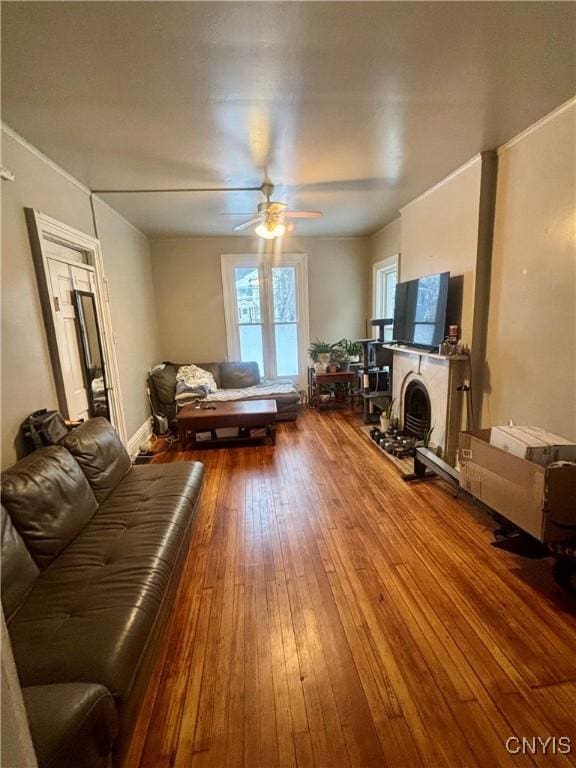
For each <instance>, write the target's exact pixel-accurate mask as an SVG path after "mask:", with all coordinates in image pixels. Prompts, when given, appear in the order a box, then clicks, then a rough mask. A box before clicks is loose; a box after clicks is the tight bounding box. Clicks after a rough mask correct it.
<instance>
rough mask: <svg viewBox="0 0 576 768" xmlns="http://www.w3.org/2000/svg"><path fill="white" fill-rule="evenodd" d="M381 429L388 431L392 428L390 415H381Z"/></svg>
mask: <svg viewBox="0 0 576 768" xmlns="http://www.w3.org/2000/svg"><path fill="white" fill-rule="evenodd" d="M380 429H381V430H382V432H384V433H386V432H388V430H389V429H390V417H389V416H380Z"/></svg>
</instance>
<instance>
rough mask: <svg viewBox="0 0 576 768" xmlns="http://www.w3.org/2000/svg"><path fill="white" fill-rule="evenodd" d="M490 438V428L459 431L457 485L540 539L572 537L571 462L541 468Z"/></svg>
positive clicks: (575, 489) (574, 487)
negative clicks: (505, 449)
mask: <svg viewBox="0 0 576 768" xmlns="http://www.w3.org/2000/svg"><path fill="white" fill-rule="evenodd" d="M490 438H491V430H490V429H483V430H479V431H478V432H461V433H460V439H459V450H458V458H459V462H460V486H461V487H462V488H463V489H464V490H465V491H468V493H470V494H471V495H472V496H474V497H475V498H477V499H479V500H480V501H482V502H483V503H484V504H486V505H487V506H488V507H490V508H491V509H493V510H494V511H495V512H498V513H499V514H500V515H502V516H503V517H505V518H506V519H507V520H510V522H512V523H514V524H515V525H517V526H518V527H519V528H521V529H522V530H524V531H526V532H527V533H529V534H530V535H532V536H534V537H535V538H537V539H539V540H540V541H543V542H545V543H552V542H558V541H564V540H567V539H570V538H572V537H574V536H576V464H569V463H566V462H559V463H556V464H551V465H549V466H548V467H542V466H541V465H539V464H535V463H534V462H532V461H527V460H526V459H523V458H520V457H519V456H515V455H514V454H512V453H510V452H507V451H504V450H501V449H500V448H497V447H496V446H495V445H492V444H491V442H490Z"/></svg>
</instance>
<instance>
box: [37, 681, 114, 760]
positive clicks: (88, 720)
mask: <svg viewBox="0 0 576 768" xmlns="http://www.w3.org/2000/svg"><path fill="white" fill-rule="evenodd" d="M22 696H23V698H24V706H25V707H26V714H27V716H28V724H29V726H30V734H31V736H32V742H33V744H34V751H35V752H36V757H37V759H38V766H39V768H72V766H73V767H74V768H102V766H106V765H109V762H108V757H109V755H110V752H111V750H112V746H113V744H114V739H115V738H116V736H117V734H118V712H117V710H116V706H115V705H114V699H113V698H112V696H111V694H110V691H108V690H107V689H106V688H104V687H103V686H102V685H95V684H94V683H61V684H59V685H33V686H30V687H28V688H24V689H23V690H22Z"/></svg>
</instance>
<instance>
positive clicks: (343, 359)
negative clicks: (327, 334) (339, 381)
mask: <svg viewBox="0 0 576 768" xmlns="http://www.w3.org/2000/svg"><path fill="white" fill-rule="evenodd" d="M348 361H349V360H348V353H347V352H346V349H345V348H344V346H343V344H342V340H341V341H337V342H336V343H335V344H332V348H331V349H330V365H335V366H337V367H338V368H339V369H340V370H342V371H345V370H346V368H347V367H348Z"/></svg>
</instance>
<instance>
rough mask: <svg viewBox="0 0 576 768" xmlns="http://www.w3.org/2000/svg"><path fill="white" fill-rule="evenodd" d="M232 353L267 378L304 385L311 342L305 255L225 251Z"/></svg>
mask: <svg viewBox="0 0 576 768" xmlns="http://www.w3.org/2000/svg"><path fill="white" fill-rule="evenodd" d="M222 280H223V285H224V305H225V314H226V334H227V346H228V357H229V359H231V360H243V361H246V362H248V361H252V360H255V361H256V362H257V363H258V367H259V368H260V373H261V375H262V376H264V377H265V378H278V377H282V378H291V379H293V380H295V381H296V380H299V381H300V383H301V384H302V385H303V384H304V382H305V371H306V350H307V348H308V300H307V295H308V292H307V282H306V280H307V268H306V256H305V255H303V254H293V255H291V254H282V255H280V256H278V255H276V254H275V255H274V256H270V257H268V258H265V257H260V256H244V255H238V256H237V255H224V256H222Z"/></svg>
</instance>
